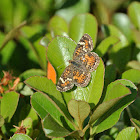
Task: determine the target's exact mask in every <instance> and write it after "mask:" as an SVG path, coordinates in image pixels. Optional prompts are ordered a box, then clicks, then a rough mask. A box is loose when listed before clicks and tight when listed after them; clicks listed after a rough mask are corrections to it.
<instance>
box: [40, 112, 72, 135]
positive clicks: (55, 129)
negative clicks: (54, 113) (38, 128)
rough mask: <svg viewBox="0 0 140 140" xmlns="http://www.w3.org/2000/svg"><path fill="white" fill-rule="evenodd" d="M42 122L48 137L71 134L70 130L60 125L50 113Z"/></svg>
mask: <svg viewBox="0 0 140 140" xmlns="http://www.w3.org/2000/svg"><path fill="white" fill-rule="evenodd" d="M42 124H43V130H44V132H45V134H46V135H47V136H48V137H64V136H67V135H69V134H70V131H68V130H67V129H65V128H64V127H62V126H61V125H59V124H58V123H57V122H56V121H55V120H54V119H53V118H52V117H51V116H50V115H48V116H47V117H45V118H44V119H43V121H42Z"/></svg>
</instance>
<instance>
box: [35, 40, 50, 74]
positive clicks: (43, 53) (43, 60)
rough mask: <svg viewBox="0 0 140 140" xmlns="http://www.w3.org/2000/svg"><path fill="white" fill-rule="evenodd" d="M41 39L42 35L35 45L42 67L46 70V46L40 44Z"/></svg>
mask: <svg viewBox="0 0 140 140" xmlns="http://www.w3.org/2000/svg"><path fill="white" fill-rule="evenodd" d="M41 39H42V37H40V38H39V39H38V40H36V41H35V42H34V44H33V45H34V49H35V51H36V54H37V58H38V61H39V64H40V66H41V67H42V69H43V70H44V71H46V68H47V61H46V48H45V47H44V46H42V45H40V40H41Z"/></svg>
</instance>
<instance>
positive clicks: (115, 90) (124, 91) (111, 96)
mask: <svg viewBox="0 0 140 140" xmlns="http://www.w3.org/2000/svg"><path fill="white" fill-rule="evenodd" d="M128 94H130V90H129V89H128V88H126V87H125V86H123V85H121V84H116V85H114V86H113V87H112V88H111V89H110V91H108V90H107V92H106V95H105V98H104V101H103V103H102V104H100V105H99V106H98V107H97V108H96V110H95V111H94V112H93V114H92V116H91V117H90V121H89V124H92V123H94V121H96V120H97V119H99V118H100V117H101V116H102V115H105V113H106V112H107V111H109V109H111V108H112V106H113V105H115V104H116V103H117V102H118V101H119V100H121V99H122V98H123V97H124V96H127V95H128Z"/></svg>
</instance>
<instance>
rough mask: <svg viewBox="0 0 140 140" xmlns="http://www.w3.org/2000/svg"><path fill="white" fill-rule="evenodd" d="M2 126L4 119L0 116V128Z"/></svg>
mask: <svg viewBox="0 0 140 140" xmlns="http://www.w3.org/2000/svg"><path fill="white" fill-rule="evenodd" d="M3 124H4V118H3V117H2V115H0V127H1V126H3Z"/></svg>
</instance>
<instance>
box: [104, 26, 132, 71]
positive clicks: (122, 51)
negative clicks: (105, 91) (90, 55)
mask: <svg viewBox="0 0 140 140" xmlns="http://www.w3.org/2000/svg"><path fill="white" fill-rule="evenodd" d="M102 30H103V32H104V34H106V35H107V36H116V37H117V38H119V39H120V42H119V43H117V44H116V45H115V46H114V47H112V48H111V49H110V51H109V59H110V60H111V62H112V64H115V65H116V67H117V68H118V70H120V72H122V71H124V69H125V67H126V64H127V63H128V62H129V60H130V56H131V47H130V46H129V44H128V40H127V39H126V37H125V36H124V35H123V34H122V33H121V31H119V30H118V29H117V28H116V27H115V26H113V25H104V26H102ZM124 56H125V57H124Z"/></svg>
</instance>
